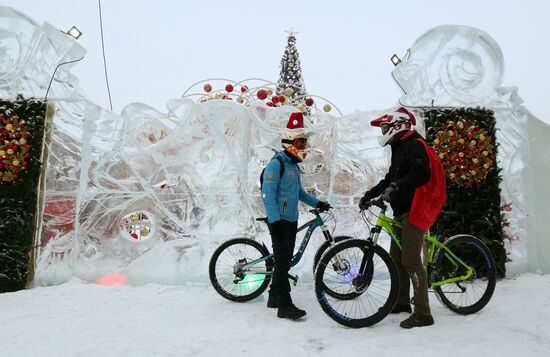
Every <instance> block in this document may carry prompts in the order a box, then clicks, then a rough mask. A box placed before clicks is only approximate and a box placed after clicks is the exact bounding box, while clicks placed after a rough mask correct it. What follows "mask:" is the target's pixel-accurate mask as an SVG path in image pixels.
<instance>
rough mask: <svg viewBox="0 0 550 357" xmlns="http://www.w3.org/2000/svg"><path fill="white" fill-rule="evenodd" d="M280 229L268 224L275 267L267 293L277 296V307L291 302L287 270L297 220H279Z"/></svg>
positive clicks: (292, 252) (292, 248)
mask: <svg viewBox="0 0 550 357" xmlns="http://www.w3.org/2000/svg"><path fill="white" fill-rule="evenodd" d="M281 222H282V223H283V224H282V225H281V229H278V230H277V232H275V231H274V230H273V229H272V227H271V226H269V232H270V233H271V243H272V246H273V254H274V257H275V267H274V269H273V276H272V277H271V289H270V290H269V294H271V295H272V296H274V297H276V298H277V302H278V304H279V307H287V306H289V305H290V304H292V299H291V298H290V283H289V282H288V271H289V270H290V261H291V260H292V256H293V254H294V245H295V244H296V232H297V229H298V222H289V221H284V220H282V221H281Z"/></svg>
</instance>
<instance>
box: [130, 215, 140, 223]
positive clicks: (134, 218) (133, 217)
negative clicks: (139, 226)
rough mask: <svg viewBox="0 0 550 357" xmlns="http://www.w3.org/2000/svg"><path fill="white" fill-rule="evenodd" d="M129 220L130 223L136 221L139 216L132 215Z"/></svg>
mask: <svg viewBox="0 0 550 357" xmlns="http://www.w3.org/2000/svg"><path fill="white" fill-rule="evenodd" d="M130 219H131V220H132V222H135V221H137V220H138V219H139V214H137V213H132V215H131V216H130Z"/></svg>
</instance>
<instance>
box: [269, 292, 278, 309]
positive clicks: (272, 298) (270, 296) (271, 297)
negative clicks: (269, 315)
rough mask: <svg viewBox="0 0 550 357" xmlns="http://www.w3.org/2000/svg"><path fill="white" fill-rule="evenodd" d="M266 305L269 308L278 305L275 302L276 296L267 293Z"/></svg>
mask: <svg viewBox="0 0 550 357" xmlns="http://www.w3.org/2000/svg"><path fill="white" fill-rule="evenodd" d="M267 307H269V308H276V307H279V303H278V302H277V297H276V296H275V295H272V294H269V297H268V298H267Z"/></svg>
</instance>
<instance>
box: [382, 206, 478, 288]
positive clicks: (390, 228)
mask: <svg viewBox="0 0 550 357" xmlns="http://www.w3.org/2000/svg"><path fill="white" fill-rule="evenodd" d="M394 227H395V228H401V224H400V223H399V222H397V221H396V220H394V219H391V218H390V217H388V216H386V209H385V208H382V210H381V211H380V214H379V215H378V219H377V220H376V224H375V227H374V228H373V229H372V231H371V232H372V233H371V239H372V242H373V244H377V242H378V236H379V234H380V232H381V230H382V229H384V230H385V231H386V232H388V234H389V235H390V238H391V240H392V241H393V242H394V243H395V244H397V246H398V247H399V249H401V241H400V239H399V238H398V237H397V234H396V233H395V228H394ZM424 239H425V240H427V241H428V242H430V249H429V251H428V266H431V264H432V262H433V258H434V254H435V251H436V248H439V249H443V250H444V251H445V257H446V258H447V259H448V260H449V262H450V263H451V264H452V265H453V266H454V270H455V271H457V270H458V269H459V267H460V266H463V267H465V268H466V274H465V275H461V276H457V277H453V278H449V279H444V280H441V281H436V282H432V288H434V287H436V286H441V285H445V284H450V283H455V282H457V281H464V280H467V279H469V278H470V277H471V276H472V275H473V274H474V269H473V268H472V267H471V266H469V265H468V264H466V263H465V262H464V261H463V260H462V259H460V258H459V257H457V256H456V255H455V254H454V253H453V252H452V251H451V250H450V249H449V248H447V247H446V246H445V245H444V244H443V243H441V242H440V241H439V240H438V239H437V237H436V236H432V235H429V234H424Z"/></svg>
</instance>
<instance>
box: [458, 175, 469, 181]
mask: <svg viewBox="0 0 550 357" xmlns="http://www.w3.org/2000/svg"><path fill="white" fill-rule="evenodd" d="M460 178H461V179H463V180H466V179H467V178H468V177H466V175H462V176H460Z"/></svg>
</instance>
